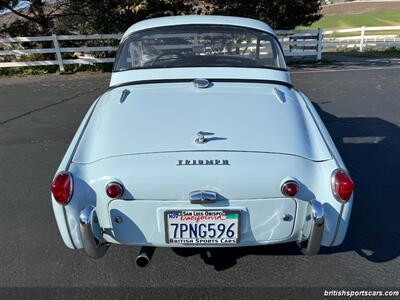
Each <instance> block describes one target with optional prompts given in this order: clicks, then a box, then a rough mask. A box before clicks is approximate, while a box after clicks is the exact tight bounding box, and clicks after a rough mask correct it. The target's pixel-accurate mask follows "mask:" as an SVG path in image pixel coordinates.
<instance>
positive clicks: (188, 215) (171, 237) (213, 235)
mask: <svg viewBox="0 0 400 300" xmlns="http://www.w3.org/2000/svg"><path fill="white" fill-rule="evenodd" d="M165 226H166V242H167V243H169V244H237V243H239V239H240V211H234V210H177V211H166V212H165Z"/></svg>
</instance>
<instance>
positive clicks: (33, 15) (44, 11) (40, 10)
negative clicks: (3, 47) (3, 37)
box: [0, 0, 67, 35]
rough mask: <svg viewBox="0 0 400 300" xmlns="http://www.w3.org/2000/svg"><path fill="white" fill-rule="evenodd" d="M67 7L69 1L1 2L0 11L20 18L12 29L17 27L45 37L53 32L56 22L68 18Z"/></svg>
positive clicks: (15, 0) (31, 0)
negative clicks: (6, 11)
mask: <svg viewBox="0 0 400 300" xmlns="http://www.w3.org/2000/svg"><path fill="white" fill-rule="evenodd" d="M66 5H67V0H57V1H45V0H30V1H19V0H0V10H9V11H11V12H12V13H14V14H15V15H16V16H18V17H19V19H17V20H16V21H15V22H14V23H15V24H12V26H11V28H14V29H17V28H16V25H17V26H21V27H22V28H29V29H30V30H31V31H32V32H34V33H39V34H43V35H46V34H49V33H50V32H51V31H52V29H53V27H54V20H56V19H60V18H61V17H65V16H66V14H65V12H64V8H65V6H66Z"/></svg>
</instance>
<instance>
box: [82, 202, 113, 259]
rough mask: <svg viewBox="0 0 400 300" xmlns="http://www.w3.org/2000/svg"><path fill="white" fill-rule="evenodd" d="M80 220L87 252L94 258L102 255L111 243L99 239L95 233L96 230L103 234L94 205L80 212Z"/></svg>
mask: <svg viewBox="0 0 400 300" xmlns="http://www.w3.org/2000/svg"><path fill="white" fill-rule="evenodd" d="M79 221H80V222H79V230H80V232H81V238H82V243H83V248H84V249H85V252H86V254H87V255H88V256H90V257H92V258H100V257H102V256H103V255H104V254H105V253H106V252H107V250H108V248H109V246H110V244H108V243H106V242H104V241H101V240H99V239H97V238H96V236H95V234H94V231H97V232H100V234H101V228H100V225H99V224H98V220H97V216H96V211H95V209H94V207H93V206H90V205H88V206H86V207H85V208H84V209H82V210H81V212H80V214H79ZM96 227H97V228H96Z"/></svg>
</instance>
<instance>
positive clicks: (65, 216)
mask: <svg viewBox="0 0 400 300" xmlns="http://www.w3.org/2000/svg"><path fill="white" fill-rule="evenodd" d="M62 208H63V210H62V211H63V215H64V221H65V225H67V232H68V237H69V239H70V241H71V244H72V247H74V249H75V250H76V249H78V247H76V245H75V243H74V240H73V238H72V235H71V228H70V227H69V222H68V220H67V212H66V211H65V205H63V206H62Z"/></svg>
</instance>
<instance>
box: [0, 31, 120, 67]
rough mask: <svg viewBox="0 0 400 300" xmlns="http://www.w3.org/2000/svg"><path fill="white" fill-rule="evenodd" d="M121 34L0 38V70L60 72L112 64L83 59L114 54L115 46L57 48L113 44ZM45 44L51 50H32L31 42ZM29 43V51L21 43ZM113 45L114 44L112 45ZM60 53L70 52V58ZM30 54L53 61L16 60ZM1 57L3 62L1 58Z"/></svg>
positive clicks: (105, 59)
mask: <svg viewBox="0 0 400 300" xmlns="http://www.w3.org/2000/svg"><path fill="white" fill-rule="evenodd" d="M121 36H122V35H121V34H94V35H58V36H57V35H51V36H35V37H13V38H0V47H1V48H3V50H0V68H9V67H29V66H48V65H58V66H59V68H60V71H61V72H63V71H64V65H69V64H91V63H112V62H113V61H114V57H98V58H96V57H94V56H89V57H87V56H85V55H84V53H98V52H112V53H113V52H115V51H116V50H117V47H116V46H94V47H87V46H85V47H60V42H62V41H76V42H79V41H80V42H82V41H96V40H98V41H102V42H104V41H110V40H114V42H115V43H117V42H118V41H119V40H120V39H121ZM35 42H47V43H48V44H51V45H52V47H47V48H40V49H37V48H32V43H35ZM26 43H29V44H30V46H28V47H31V48H27V46H25V45H24V46H23V45H22V44H26ZM115 43H114V44H115ZM64 53H72V54H73V55H72V56H73V57H74V58H67V59H66V58H64V56H63V54H64ZM32 54H54V55H55V57H54V59H53V60H31V61H21V60H19V59H18V58H21V57H23V56H27V55H32ZM6 56H11V60H12V61H4V60H5V59H4V58H5V57H6ZM2 58H3V59H2Z"/></svg>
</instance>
